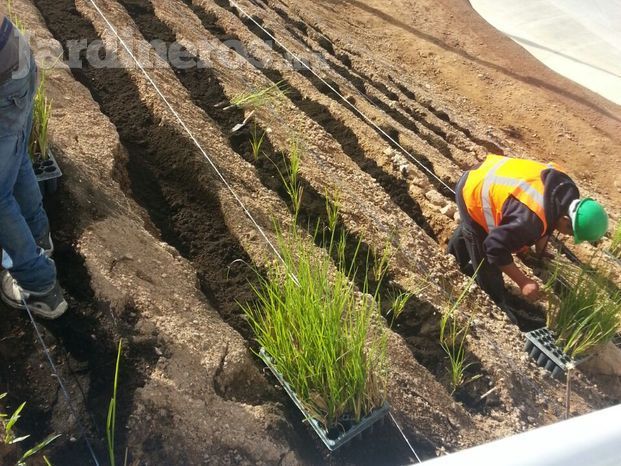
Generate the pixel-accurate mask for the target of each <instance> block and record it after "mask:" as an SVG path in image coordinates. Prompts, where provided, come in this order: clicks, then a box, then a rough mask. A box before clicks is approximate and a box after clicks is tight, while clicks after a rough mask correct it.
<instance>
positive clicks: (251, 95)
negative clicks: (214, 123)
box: [231, 81, 287, 110]
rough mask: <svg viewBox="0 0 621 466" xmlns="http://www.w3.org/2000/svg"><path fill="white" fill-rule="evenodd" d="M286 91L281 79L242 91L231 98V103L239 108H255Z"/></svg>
mask: <svg viewBox="0 0 621 466" xmlns="http://www.w3.org/2000/svg"><path fill="white" fill-rule="evenodd" d="M286 93H287V91H286V88H285V86H284V85H283V83H282V81H278V82H277V83H275V84H272V85H270V86H267V87H265V88H263V89H259V90H257V91H249V92H242V93H241V94H238V95H236V96H235V97H233V99H231V103H232V104H233V105H235V106H236V107H239V108H249V109H253V110H254V109H257V108H260V107H263V106H265V105H266V104H268V103H270V102H272V101H273V100H275V99H278V98H280V97H282V96H283V95H285V94H286Z"/></svg>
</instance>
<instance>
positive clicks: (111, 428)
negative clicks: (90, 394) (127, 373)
mask: <svg viewBox="0 0 621 466" xmlns="http://www.w3.org/2000/svg"><path fill="white" fill-rule="evenodd" d="M122 347H123V344H122V341H120V340H119V348H118V351H117V355H116V366H115V368H114V386H113V390H112V398H111V399H110V404H109V405H108V418H107V419H106V441H107V443H108V458H109V459H110V466H115V465H116V457H115V451H114V450H115V442H114V440H115V439H114V438H115V433H116V400H117V398H116V389H117V387H118V383H119V366H120V365H121V352H122ZM125 458H126V459H127V456H126V457H125Z"/></svg>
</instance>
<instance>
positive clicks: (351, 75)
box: [272, 7, 472, 168]
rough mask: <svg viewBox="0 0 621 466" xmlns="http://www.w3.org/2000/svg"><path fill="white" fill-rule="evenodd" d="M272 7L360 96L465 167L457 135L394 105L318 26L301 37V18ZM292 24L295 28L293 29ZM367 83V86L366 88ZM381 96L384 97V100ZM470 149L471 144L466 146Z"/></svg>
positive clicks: (381, 87) (386, 91)
mask: <svg viewBox="0 0 621 466" xmlns="http://www.w3.org/2000/svg"><path fill="white" fill-rule="evenodd" d="M272 11H274V12H275V13H277V14H278V15H279V16H280V17H281V18H282V19H283V20H284V22H285V28H286V29H287V31H288V32H289V33H290V34H291V35H292V36H293V37H294V38H295V39H296V40H297V41H298V42H300V43H302V44H304V45H306V46H307V47H310V48H311V49H312V50H314V51H316V52H317V51H319V49H318V48H317V47H315V45H314V42H316V43H317V44H318V45H319V46H320V47H321V49H322V50H324V51H326V52H328V54H329V55H330V56H328V57H326V56H325V55H324V60H326V61H325V63H326V64H327V65H328V66H329V67H330V68H331V69H332V70H333V71H335V72H336V73H337V74H338V75H340V76H341V77H342V78H344V79H345V80H346V81H348V82H349V83H350V84H351V85H352V86H353V87H354V88H355V89H356V90H357V91H358V92H359V93H360V94H361V96H362V97H363V98H365V99H368V100H369V101H370V102H371V103H372V104H373V105H375V106H376V107H378V108H379V109H380V110H382V111H383V112H384V113H386V114H387V115H389V116H390V117H391V118H393V119H394V120H395V121H397V122H398V123H400V124H401V125H402V126H403V127H405V128H407V129H409V130H411V131H413V132H414V133H415V134H417V135H418V136H419V137H420V138H421V139H423V140H424V141H425V142H427V143H428V144H429V145H430V146H432V147H435V148H436V149H437V150H438V152H440V153H441V154H442V155H444V156H445V157H447V158H449V159H451V160H452V161H453V162H455V163H456V164H458V165H459V167H460V168H466V167H467V166H468V165H471V164H472V159H471V158H469V157H466V154H463V153H462V152H461V151H462V150H463V149H466V148H465V147H464V146H465V145H464V144H463V143H462V144H461V147H460V146H459V144H460V143H461V141H460V138H457V137H455V134H451V135H450V136H449V135H448V134H447V132H446V131H445V130H443V129H442V128H441V127H440V126H439V125H437V124H434V123H432V122H429V121H427V119H426V118H425V117H424V115H423V114H421V112H416V111H414V110H412V109H411V108H410V107H409V106H405V105H403V104H401V103H399V104H398V105H399V106H400V107H401V110H400V109H399V108H397V102H398V101H399V96H398V95H397V94H396V93H395V92H393V91H391V90H390V89H388V87H387V86H386V85H385V84H384V83H382V82H379V81H377V80H375V79H373V78H371V77H370V76H368V75H366V74H365V73H364V72H362V71H359V70H356V68H355V67H353V66H352V61H351V59H349V57H348V56H347V53H346V52H342V53H340V54H339V53H337V52H336V51H335V48H334V46H333V44H332V42H330V41H329V40H328V39H327V37H326V36H325V35H324V34H323V33H322V32H321V31H320V30H319V29H315V31H316V33H315V34H313V39H312V40H311V39H310V37H309V36H308V34H306V35H305V37H301V36H300V34H298V33H297V32H296V31H297V30H299V29H300V27H299V26H298V24H302V25H303V24H304V23H303V22H298V21H296V20H294V19H292V18H291V17H289V15H288V14H287V13H286V12H285V11H284V10H282V9H280V8H278V7H273V8H272ZM294 27H295V28H296V29H294ZM332 57H333V58H334V59H336V60H338V62H339V63H337V62H336V61H335V60H334V59H332ZM367 86H369V88H370V89H371V91H370V92H369V90H368V89H367ZM383 99H386V100H387V101H388V103H386V102H385V101H384V100H383ZM419 125H420V126H419ZM470 149H471V147H469V148H467V149H466V150H470ZM454 152H456V153H454Z"/></svg>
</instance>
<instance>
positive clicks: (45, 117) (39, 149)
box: [28, 72, 52, 160]
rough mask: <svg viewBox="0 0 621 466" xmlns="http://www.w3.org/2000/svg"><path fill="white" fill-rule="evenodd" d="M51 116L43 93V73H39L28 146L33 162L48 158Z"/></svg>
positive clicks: (50, 107)
mask: <svg viewBox="0 0 621 466" xmlns="http://www.w3.org/2000/svg"><path fill="white" fill-rule="evenodd" d="M51 115H52V104H51V102H50V101H49V100H48V98H47V95H46V93H45V73H44V72H41V73H40V81H39V87H38V88H37V92H36V94H35V96H34V101H33V120H32V132H31V134H30V142H29V146H28V149H29V152H30V157H31V158H32V159H33V160H36V159H42V160H45V159H47V157H48V148H49V141H48V125H49V121H50V116H51Z"/></svg>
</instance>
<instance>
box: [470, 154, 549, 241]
mask: <svg viewBox="0 0 621 466" xmlns="http://www.w3.org/2000/svg"><path fill="white" fill-rule="evenodd" d="M549 168H554V169H556V170H561V168H560V167H559V166H558V165H556V164H552V163H549V164H543V163H539V162H534V161H532V160H522V159H513V158H509V157H503V156H500V155H494V154H489V155H488V156H487V158H486V159H485V161H484V162H483V163H482V164H481V166H479V168H477V169H476V170H471V171H470V173H468V178H467V180H466V183H465V184H464V187H463V191H462V195H463V199H464V203H465V204H466V208H467V209H468V214H469V215H470V217H471V218H472V219H473V220H474V221H475V222H477V223H478V224H479V225H481V226H482V227H483V229H484V230H485V231H486V232H488V233H489V232H490V231H491V230H493V229H494V228H495V227H497V226H498V225H500V223H501V222H502V207H503V206H504V204H505V202H506V201H507V199H509V197H511V196H513V197H515V198H516V199H517V200H518V201H520V202H521V203H522V204H524V205H526V206H527V207H528V208H529V209H530V210H532V211H533V212H534V213H535V215H537V217H539V219H540V220H541V222H542V223H543V232H542V235H541V236H543V235H544V234H545V232H546V231H548V222H547V220H546V213H545V209H544V205H543V200H544V196H543V190H544V184H543V179H542V177H541V173H542V172H543V171H544V170H547V169H549Z"/></svg>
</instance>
